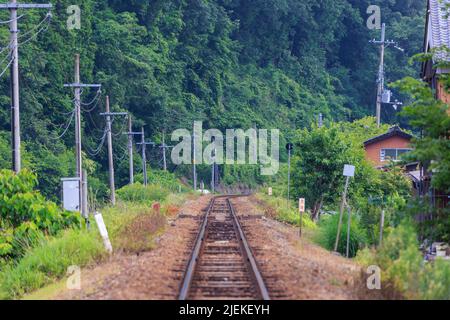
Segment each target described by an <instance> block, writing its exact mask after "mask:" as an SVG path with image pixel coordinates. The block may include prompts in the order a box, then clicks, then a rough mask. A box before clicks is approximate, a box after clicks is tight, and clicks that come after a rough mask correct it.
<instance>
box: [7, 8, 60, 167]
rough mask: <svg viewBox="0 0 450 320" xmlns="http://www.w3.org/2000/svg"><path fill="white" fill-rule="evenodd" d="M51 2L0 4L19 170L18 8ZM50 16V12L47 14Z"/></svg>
mask: <svg viewBox="0 0 450 320" xmlns="http://www.w3.org/2000/svg"><path fill="white" fill-rule="evenodd" d="M51 8H52V5H51V4H25V3H20V4H19V3H17V0H11V2H10V3H2V4H0V9H8V10H9V12H10V23H9V32H10V50H11V52H10V54H11V67H10V68H11V149H12V169H13V171H14V172H16V173H18V172H20V170H21V168H22V164H21V155H20V144H21V142H20V97H19V94H20V91H19V42H18V39H17V36H18V33H19V29H18V26H17V25H18V23H17V21H18V20H19V17H18V16H17V10H18V9H51ZM47 17H50V13H48V14H47Z"/></svg>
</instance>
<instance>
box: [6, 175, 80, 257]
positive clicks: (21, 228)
mask: <svg viewBox="0 0 450 320" xmlns="http://www.w3.org/2000/svg"><path fill="white" fill-rule="evenodd" d="M36 183H37V177H36V175H35V174H33V173H32V172H30V171H28V170H26V169H25V170H22V171H21V172H20V173H18V174H16V173H14V172H12V171H10V170H1V171H0V218H1V221H0V256H9V257H13V258H14V257H18V256H21V255H23V253H24V252H25V250H26V249H27V248H29V247H30V246H32V245H33V244H36V243H38V242H39V240H40V239H41V238H42V237H43V235H44V234H47V235H55V234H57V233H58V232H59V231H61V230H62V229H64V228H67V227H71V226H78V225H79V223H80V220H79V215H78V214H75V213H71V212H67V211H62V210H61V209H60V208H59V207H58V206H57V205H56V204H55V203H53V202H50V201H46V200H45V199H44V197H43V196H42V195H41V194H40V193H39V192H37V191H34V190H33V189H34V188H35V186H36Z"/></svg>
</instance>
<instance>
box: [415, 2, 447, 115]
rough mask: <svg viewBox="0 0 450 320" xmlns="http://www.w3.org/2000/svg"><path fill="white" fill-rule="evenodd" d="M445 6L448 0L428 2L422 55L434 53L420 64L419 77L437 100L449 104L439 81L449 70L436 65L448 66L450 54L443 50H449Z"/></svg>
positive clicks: (445, 92) (445, 91)
mask: <svg viewBox="0 0 450 320" xmlns="http://www.w3.org/2000/svg"><path fill="white" fill-rule="evenodd" d="M446 5H450V0H428V7H427V17H426V25H425V37H424V53H432V52H433V51H434V52H433V59H432V60H428V61H426V62H424V63H423V64H422V71H421V77H422V79H423V80H424V81H425V82H427V83H428V84H429V85H430V86H431V88H432V89H434V90H435V93H436V98H437V99H439V100H441V101H443V102H444V103H446V104H450V93H448V92H447V90H445V88H444V85H443V83H442V82H441V81H440V79H439V77H440V75H442V74H449V73H450V69H449V68H441V67H438V66H437V65H436V63H437V62H449V64H450V52H448V51H446V50H444V49H443V47H447V48H450V37H449V35H450V15H449V14H448V13H449V12H448V11H449V10H448V9H446ZM449 111H450V110H449Z"/></svg>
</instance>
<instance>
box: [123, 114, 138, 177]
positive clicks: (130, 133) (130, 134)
mask: <svg viewBox="0 0 450 320" xmlns="http://www.w3.org/2000/svg"><path fill="white" fill-rule="evenodd" d="M124 134H126V135H127V136H128V157H129V162H130V163H129V166H130V184H134V159H133V136H141V135H142V132H133V123H132V119H131V115H129V116H128V132H126V133H124Z"/></svg>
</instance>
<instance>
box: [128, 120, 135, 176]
mask: <svg viewBox="0 0 450 320" xmlns="http://www.w3.org/2000/svg"><path fill="white" fill-rule="evenodd" d="M132 131H133V124H132V120H131V115H129V116H128V160H129V167H130V184H133V183H134V159H133V135H132V134H131V133H132Z"/></svg>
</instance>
